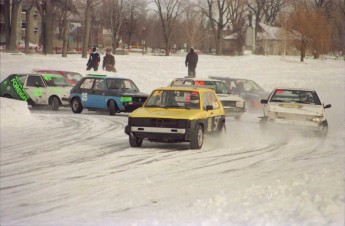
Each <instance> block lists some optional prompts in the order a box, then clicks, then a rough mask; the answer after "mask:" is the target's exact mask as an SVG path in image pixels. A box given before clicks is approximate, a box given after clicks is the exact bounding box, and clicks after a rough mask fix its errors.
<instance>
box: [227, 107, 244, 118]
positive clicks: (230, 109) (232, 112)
mask: <svg viewBox="0 0 345 226" xmlns="http://www.w3.org/2000/svg"><path fill="white" fill-rule="evenodd" d="M223 108H224V112H225V115H226V116H238V115H242V114H243V113H244V112H246V111H247V109H246V108H234V107H226V106H223Z"/></svg>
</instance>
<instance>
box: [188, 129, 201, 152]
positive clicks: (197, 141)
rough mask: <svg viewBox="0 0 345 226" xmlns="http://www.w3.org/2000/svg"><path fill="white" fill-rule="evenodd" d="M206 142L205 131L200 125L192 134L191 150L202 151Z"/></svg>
mask: <svg viewBox="0 0 345 226" xmlns="http://www.w3.org/2000/svg"><path fill="white" fill-rule="evenodd" d="M203 142H204V130H203V128H202V126H201V125H200V124H198V125H197V126H196V127H195V130H194V131H193V132H192V133H191V136H190V143H189V147H190V148H191V149H200V148H201V147H202V144H203Z"/></svg>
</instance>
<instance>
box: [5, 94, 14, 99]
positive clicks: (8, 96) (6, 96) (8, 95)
mask: <svg viewBox="0 0 345 226" xmlns="http://www.w3.org/2000/svg"><path fill="white" fill-rule="evenodd" d="M4 97H5V98H9V99H12V96H11V95H10V94H5V95H4Z"/></svg>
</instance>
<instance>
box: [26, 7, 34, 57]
mask: <svg viewBox="0 0 345 226" xmlns="http://www.w3.org/2000/svg"><path fill="white" fill-rule="evenodd" d="M34 4H35V1H31V2H29V3H28V5H27V7H26V9H25V11H26V27H25V53H30V39H29V37H30V31H31V29H32V23H31V12H32V9H33V7H34Z"/></svg>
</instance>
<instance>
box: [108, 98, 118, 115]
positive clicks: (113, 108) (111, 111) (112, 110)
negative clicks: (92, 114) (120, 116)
mask: <svg viewBox="0 0 345 226" xmlns="http://www.w3.org/2000/svg"><path fill="white" fill-rule="evenodd" d="M115 111H116V105H115V101H113V100H110V101H109V114H110V115H115Z"/></svg>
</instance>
